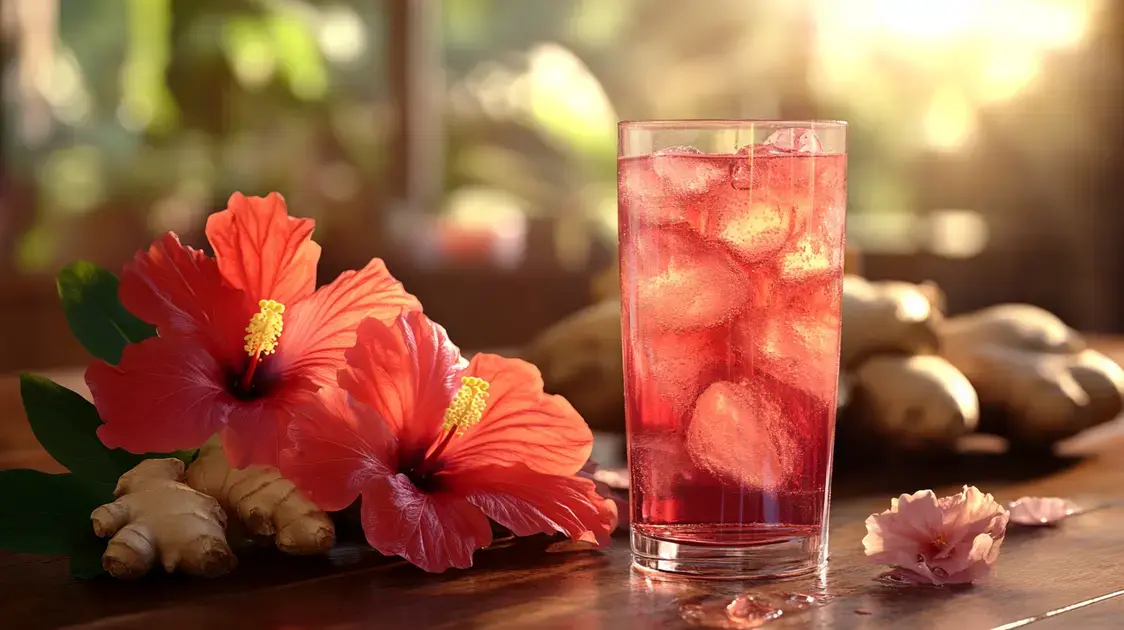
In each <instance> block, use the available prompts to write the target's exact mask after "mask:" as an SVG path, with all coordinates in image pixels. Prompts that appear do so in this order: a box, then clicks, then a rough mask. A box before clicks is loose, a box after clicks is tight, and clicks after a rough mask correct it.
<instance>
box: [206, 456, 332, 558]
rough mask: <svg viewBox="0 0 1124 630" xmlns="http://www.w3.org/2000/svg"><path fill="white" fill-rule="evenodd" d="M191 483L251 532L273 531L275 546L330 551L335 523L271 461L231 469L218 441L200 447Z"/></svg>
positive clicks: (312, 552) (294, 550) (266, 533)
mask: <svg viewBox="0 0 1124 630" xmlns="http://www.w3.org/2000/svg"><path fill="white" fill-rule="evenodd" d="M187 483H188V485H189V486H191V487H192V488H194V489H196V490H198V491H200V492H202V493H204V494H207V495H210V496H212V497H215V498H216V499H217V500H218V502H219V504H220V505H221V506H222V508H223V509H225V510H226V511H227V512H229V513H231V514H233V515H237V517H238V519H239V520H240V521H241V522H242V523H243V524H244V525H245V526H246V529H248V530H249V531H250V532H251V533H253V534H256V535H258V536H272V537H273V540H274V543H275V544H276V545H277V548H278V549H280V550H281V551H283V552H285V553H288V554H292V555H315V554H322V553H327V552H328V550H329V549H331V548H332V545H334V544H335V541H336V530H335V525H334V524H333V523H332V519H331V518H329V517H328V515H327V514H325V513H324V512H323V511H322V510H320V508H318V507H316V504H315V503H313V502H312V501H310V500H309V499H307V498H306V497H305V496H304V495H303V494H301V492H300V491H299V490H297V488H296V486H295V485H293V482H291V481H289V480H288V479H285V478H284V477H282V476H281V472H280V471H279V470H277V469H276V468H274V467H272V466H250V467H248V468H244V469H241V470H237V469H233V468H231V467H230V463H229V462H228V461H227V459H226V454H225V453H223V450H222V446H221V445H220V444H219V443H218V442H217V441H214V440H213V441H211V442H208V443H207V444H205V445H204V446H203V447H202V448H201V449H199V454H198V456H197V457H196V459H195V461H194V462H192V464H191V466H190V467H189V468H188V469H187Z"/></svg>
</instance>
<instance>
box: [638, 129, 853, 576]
mask: <svg viewBox="0 0 1124 630" xmlns="http://www.w3.org/2000/svg"><path fill="white" fill-rule="evenodd" d="M666 124H668V123H625V124H623V125H622V132H621V133H622V139H621V147H622V150H621V157H620V159H619V162H618V177H619V179H618V190H619V211H620V245H621V247H620V263H621V290H622V307H623V323H622V329H623V333H624V363H625V392H626V403H627V417H628V439H629V465H630V469H631V475H632V480H631V482H632V485H631V493H632V527H633V550H634V553H635V555H636V561H637V564H638V565H640V566H642V567H646V568H654V569H662V570H668V571H678V572H684V573H693V574H698V575H714V576H756V575H780V574H791V573H798V572H800V571H803V570H807V569H811V568H815V567H816V566H818V565H819V564H820V563H821V562H822V560H823V558H824V550H825V548H826V537H825V533H824V532H825V529H824V528H823V525H824V519H825V516H826V512H827V496H828V487H829V479H830V472H829V471H830V466H831V453H832V448H831V445H832V435H833V430H834V421H835V408H836V386H837V378H838V368H839V365H838V364H839V325H840V321H839V320H840V293H841V290H842V275H843V219H844V207H845V201H846V155H845V154H844V152H843V150H842V146H841V145H842V141H841V140H839V141H838V142H837V144H838V145H839V147H838V149H837V150H835V151H831V150H829V149H830V148H831V147H828V148H825V147H824V146H823V144H821V141H820V139H819V138H820V136H817V135H816V133H814V132H813V131H812V127H808V128H799V127H796V128H794V127H776V126H773V127H772V128H771V129H770V131H772V132H773V133H772V135H770V136H769V138H768V139H767V140H766V141H764V142H760V143H759V144H751V145H748V146H745V147H742V148H740V149H739V150H737V151H734V150H733V147H731V149H730V152H729V153H701V152H699V151H697V150H695V149H692V148H689V147H669V148H663V149H657V147H656V146H653V147H652V148H653V149H654V150H653V151H651V152H648V153H646V154H632V153H634V152H630V151H629V150H627V148H626V147H627V146H628V145H629V143H628V142H627V141H626V136H627V135H628V134H629V133H633V131H632V130H630V125H632V126H639V127H643V126H645V125H666ZM686 124H690V123H686ZM695 124H705V123H695ZM745 124H746V125H750V124H751V123H745ZM752 125H753V126H755V127H760V126H762V125H765V126H766V127H769V125H766V124H764V123H752ZM834 125H836V126H837V128H838V134H839V138H841V137H842V130H843V127H842V125H841V124H838V123H834ZM833 129H836V127H832V128H831V129H828V130H827V132H826V133H827V134H830V133H832V130H833ZM644 131H646V132H647V133H648V134H649V136H652V135H653V134H652V130H651V129H645V130H644ZM702 131H703V132H704V133H705V132H707V131H708V130H707V129H705V128H704V129H703V130H702ZM816 131H817V132H819V133H820V134H821V135H822V134H824V133H825V132H824V131H822V130H821V129H819V128H818V127H816ZM653 137H658V134H656V135H655V136H653ZM632 144H636V143H632ZM653 144H655V143H653ZM637 153H638V152H637Z"/></svg>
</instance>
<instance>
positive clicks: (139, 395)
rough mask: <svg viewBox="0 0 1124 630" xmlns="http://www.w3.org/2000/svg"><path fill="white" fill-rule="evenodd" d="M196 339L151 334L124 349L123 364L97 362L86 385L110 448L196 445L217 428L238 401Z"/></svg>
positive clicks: (169, 448)
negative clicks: (227, 388) (228, 390)
mask: <svg viewBox="0 0 1124 630" xmlns="http://www.w3.org/2000/svg"><path fill="white" fill-rule="evenodd" d="M224 383H225V374H224V372H223V370H222V368H221V366H220V365H219V363H218V361H216V360H215V358H214V357H213V356H211V355H210V354H209V353H208V352H207V351H206V349H205V348H204V345H203V344H202V343H201V340H200V339H199V338H198V337H190V336H184V335H171V336H167V337H152V338H151V339H146V340H144V341H142V342H140V343H134V344H130V345H128V346H126V347H125V352H124V353H123V354H122V356H121V362H120V363H119V364H118V365H116V366H112V365H109V364H108V363H105V362H104V361H95V362H93V363H92V364H90V367H89V368H87V370H86V384H87V385H89V387H90V392H91V393H92V394H93V398H94V404H95V405H96V406H97V408H98V413H99V414H100V415H101V419H102V421H103V422H105V424H103V425H102V426H100V427H98V437H99V438H101V441H102V442H103V443H104V444H105V445H106V446H108V447H109V448H123V449H125V450H127V451H129V452H131V453H166V452H168V451H174V450H178V449H187V448H195V447H197V446H200V445H202V444H203V443H204V442H206V441H207V440H208V439H209V438H210V437H211V436H212V435H214V434H215V432H216V431H218V430H219V429H221V428H222V427H223V425H224V424H225V423H226V421H227V418H228V417H229V416H230V413H231V411H232V410H233V408H234V405H235V403H236V402H237V401H235V400H234V398H233V397H231V396H230V395H229V394H228V393H227V391H226V387H225V384H224Z"/></svg>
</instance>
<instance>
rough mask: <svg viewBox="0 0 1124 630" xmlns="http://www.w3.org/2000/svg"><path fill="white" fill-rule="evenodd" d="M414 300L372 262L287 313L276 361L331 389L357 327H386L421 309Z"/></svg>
mask: <svg viewBox="0 0 1124 630" xmlns="http://www.w3.org/2000/svg"><path fill="white" fill-rule="evenodd" d="M420 310H421V303H420V302H418V299H417V298H416V297H414V296H412V295H410V294H409V293H407V292H406V290H405V289H403V288H402V283H401V282H399V281H397V280H395V279H394V277H393V276H391V275H390V272H389V271H387V270H386V265H385V264H384V263H383V261H381V260H379V259H378V258H375V259H374V260H372V261H371V262H370V263H368V264H367V266H366V267H364V268H363V269H361V270H359V271H345V272H343V273H342V274H340V276H339V277H338V278H336V279H335V281H333V282H332V283H331V284H329V285H327V286H323V287H321V288H320V289H319V290H317V291H316V293H314V294H313V295H312V297H311V298H309V299H307V300H303V301H301V302H298V303H297V304H296V305H295V306H294V307H293V308H292V309H289V310H288V311H287V312H286V314H285V332H284V334H283V335H282V338H281V345H280V349H279V352H278V356H277V359H278V362H279V363H280V364H281V365H282V368H281V369H282V370H285V371H293V370H296V371H300V372H301V373H303V374H304V375H305V376H306V377H307V378H309V379H311V380H312V381H314V382H316V383H317V384H319V385H321V386H326V385H335V384H336V375H337V374H338V373H339V370H340V368H342V367H344V366H345V365H346V361H345V360H344V351H345V350H347V349H348V348H351V347H352V346H354V345H355V331H356V329H357V328H358V326H359V323H360V322H361V321H363V320H364V319H366V318H368V317H373V318H375V319H378V320H379V321H381V322H383V323H384V324H390V323H393V321H394V319H395V318H396V317H398V316H399V315H401V314H402V313H403V312H405V311H420Z"/></svg>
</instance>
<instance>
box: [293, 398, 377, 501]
mask: <svg viewBox="0 0 1124 630" xmlns="http://www.w3.org/2000/svg"><path fill="white" fill-rule="evenodd" d="M291 411H292V414H293V419H292V422H291V423H290V424H289V438H290V439H291V440H292V443H293V446H292V447H291V448H288V449H285V450H284V451H283V452H282V454H281V472H282V474H284V475H285V477H286V478H287V479H290V480H291V481H292V482H293V483H295V484H297V486H299V487H300V488H301V490H303V491H304V493H305V494H306V495H308V497H309V498H310V499H312V500H313V501H315V502H316V504H317V505H319V506H320V508H321V509H323V510H327V511H329V512H334V511H337V510H342V509H344V508H346V507H347V506H349V505H351V504H352V503H354V502H355V499H357V498H359V493H360V490H361V489H362V487H363V486H364V484H366V483H367V482H368V481H369V480H370V479H372V478H373V477H377V476H386V475H390V474H391V472H392V470H393V469H394V467H395V464H396V462H395V457H396V455H395V450H396V448H397V445H396V444H395V442H394V436H393V435H391V433H390V430H389V429H388V428H387V426H386V422H385V421H384V420H383V419H382V418H380V417H379V416H378V414H376V413H375V412H374V411H372V410H371V408H370V407H368V406H367V405H364V404H363V403H361V402H358V401H356V400H355V399H354V398H352V397H351V396H349V395H348V394H347V392H345V391H344V390H342V389H339V388H338V387H326V388H324V389H322V390H320V391H319V392H318V393H317V394H316V395H315V396H314V397H312V398H309V399H307V400H305V401H304V402H303V403H302V404H298V405H296V406H294V407H293V408H292V409H291Z"/></svg>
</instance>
